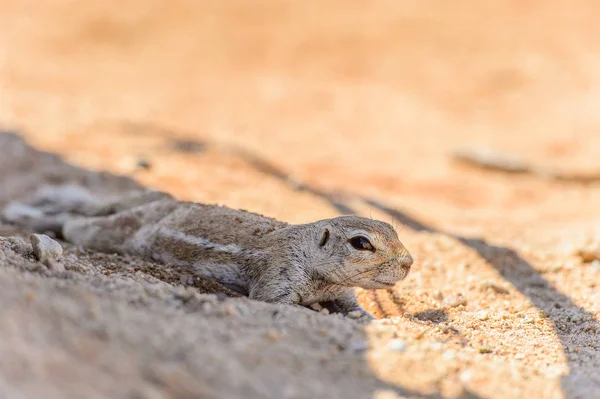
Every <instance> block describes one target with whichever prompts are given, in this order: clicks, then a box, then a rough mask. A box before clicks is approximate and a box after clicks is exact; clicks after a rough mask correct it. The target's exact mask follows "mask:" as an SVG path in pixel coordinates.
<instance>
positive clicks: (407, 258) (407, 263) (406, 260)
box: [398, 251, 414, 270]
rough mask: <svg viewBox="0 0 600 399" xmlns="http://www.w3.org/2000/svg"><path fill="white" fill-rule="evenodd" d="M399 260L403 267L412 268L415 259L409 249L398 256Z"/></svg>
mask: <svg viewBox="0 0 600 399" xmlns="http://www.w3.org/2000/svg"><path fill="white" fill-rule="evenodd" d="M398 262H399V263H400V266H402V268H403V269H407V270H410V267H411V266H412V264H413V262H414V260H413V257H412V256H411V254H409V253H408V252H407V251H404V252H402V254H400V256H398Z"/></svg>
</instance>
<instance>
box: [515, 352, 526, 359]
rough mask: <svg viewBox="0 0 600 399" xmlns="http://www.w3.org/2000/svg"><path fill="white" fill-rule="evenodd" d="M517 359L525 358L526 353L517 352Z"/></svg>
mask: <svg viewBox="0 0 600 399" xmlns="http://www.w3.org/2000/svg"><path fill="white" fill-rule="evenodd" d="M515 359H517V360H521V359H525V354H524V353H517V354H516V355H515Z"/></svg>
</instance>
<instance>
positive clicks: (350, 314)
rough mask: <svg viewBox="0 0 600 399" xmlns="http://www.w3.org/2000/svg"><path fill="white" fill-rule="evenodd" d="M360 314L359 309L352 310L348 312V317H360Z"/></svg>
mask: <svg viewBox="0 0 600 399" xmlns="http://www.w3.org/2000/svg"><path fill="white" fill-rule="evenodd" d="M361 316H362V313H361V312H360V310H353V311H352V312H349V313H348V317H349V318H351V319H360V318H361Z"/></svg>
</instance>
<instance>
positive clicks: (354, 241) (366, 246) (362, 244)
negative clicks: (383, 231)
mask: <svg viewBox="0 0 600 399" xmlns="http://www.w3.org/2000/svg"><path fill="white" fill-rule="evenodd" d="M350 245H352V247H354V249H358V250H359V251H371V252H375V247H374V246H373V244H371V242H370V241H369V240H367V239H366V238H365V237H362V236H357V237H352V238H351V239H350Z"/></svg>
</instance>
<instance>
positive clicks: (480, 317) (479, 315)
mask: <svg viewBox="0 0 600 399" xmlns="http://www.w3.org/2000/svg"><path fill="white" fill-rule="evenodd" d="M475 317H476V318H477V320H481V321H485V320H487V319H488V318H489V317H490V316H489V314H488V312H486V311H484V310H482V311H479V312H477V313H475Z"/></svg>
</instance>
